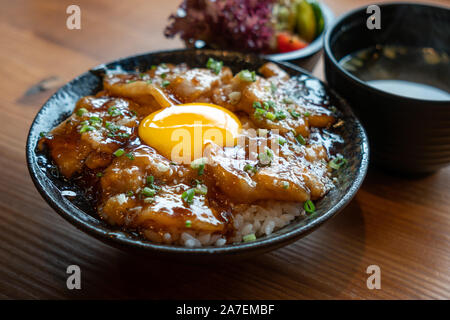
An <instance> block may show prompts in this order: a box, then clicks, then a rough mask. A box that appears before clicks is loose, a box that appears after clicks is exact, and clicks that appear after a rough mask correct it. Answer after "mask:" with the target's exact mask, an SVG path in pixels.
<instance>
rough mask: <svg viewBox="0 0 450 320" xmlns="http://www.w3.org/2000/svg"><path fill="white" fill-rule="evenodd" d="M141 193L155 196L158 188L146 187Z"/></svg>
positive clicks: (146, 195)
mask: <svg viewBox="0 0 450 320" xmlns="http://www.w3.org/2000/svg"><path fill="white" fill-rule="evenodd" d="M141 194H142V195H143V196H145V197H153V196H154V195H155V194H156V190H154V189H151V188H149V187H144V189H142V191H141Z"/></svg>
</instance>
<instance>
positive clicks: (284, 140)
mask: <svg viewBox="0 0 450 320" xmlns="http://www.w3.org/2000/svg"><path fill="white" fill-rule="evenodd" d="M285 143H286V139H285V138H283V137H279V138H278V144H279V145H280V146H284V144H285Z"/></svg>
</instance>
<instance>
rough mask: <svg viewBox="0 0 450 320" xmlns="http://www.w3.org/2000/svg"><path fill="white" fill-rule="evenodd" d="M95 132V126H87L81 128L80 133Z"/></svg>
mask: <svg viewBox="0 0 450 320" xmlns="http://www.w3.org/2000/svg"><path fill="white" fill-rule="evenodd" d="M94 130H95V128H94V127H93V126H89V125H87V124H85V125H83V126H82V127H81V129H80V133H83V132H88V131H94Z"/></svg>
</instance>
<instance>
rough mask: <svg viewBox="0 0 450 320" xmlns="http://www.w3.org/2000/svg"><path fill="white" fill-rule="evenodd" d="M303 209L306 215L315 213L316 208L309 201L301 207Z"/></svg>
mask: <svg viewBox="0 0 450 320" xmlns="http://www.w3.org/2000/svg"><path fill="white" fill-rule="evenodd" d="M303 208H304V209H305V211H306V212H308V213H313V212H314V211H316V206H315V205H314V203H313V202H312V201H311V200H306V202H305V204H304V205H303Z"/></svg>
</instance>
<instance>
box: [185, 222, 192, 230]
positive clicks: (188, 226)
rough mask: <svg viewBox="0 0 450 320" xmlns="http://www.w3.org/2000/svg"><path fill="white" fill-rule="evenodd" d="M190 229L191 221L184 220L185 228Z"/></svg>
mask: <svg viewBox="0 0 450 320" xmlns="http://www.w3.org/2000/svg"><path fill="white" fill-rule="evenodd" d="M190 227H192V222H191V220H186V228H190Z"/></svg>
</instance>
